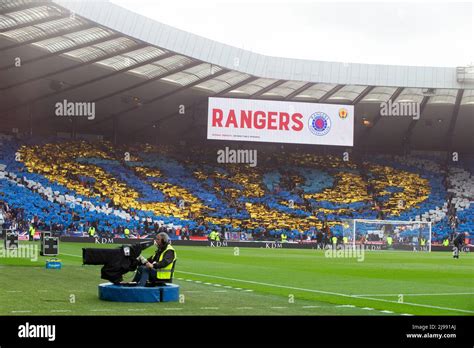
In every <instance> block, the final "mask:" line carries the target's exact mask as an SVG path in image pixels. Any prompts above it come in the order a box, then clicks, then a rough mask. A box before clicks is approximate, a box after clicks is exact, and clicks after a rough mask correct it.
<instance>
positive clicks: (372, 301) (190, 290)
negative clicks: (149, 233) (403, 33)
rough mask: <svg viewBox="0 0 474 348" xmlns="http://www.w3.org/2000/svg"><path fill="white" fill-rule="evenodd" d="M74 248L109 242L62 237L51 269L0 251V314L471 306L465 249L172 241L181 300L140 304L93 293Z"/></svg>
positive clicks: (453, 310)
mask: <svg viewBox="0 0 474 348" xmlns="http://www.w3.org/2000/svg"><path fill="white" fill-rule="evenodd" d="M21 244H22V245H25V244H28V243H25V242H22V243H21ZM35 244H38V243H35ZM83 247H101V248H104V247H117V245H108V246H104V245H92V244H79V243H62V244H60V251H61V255H60V256H59V258H60V259H61V260H62V262H63V269H61V270H47V269H45V267H44V265H45V260H46V259H47V258H46V257H38V259H37V261H35V262H33V261H31V260H30V259H25V258H23V259H21V258H6V257H1V258H0V278H1V282H0V315H473V314H474V256H473V255H470V254H465V253H462V254H461V258H460V259H459V260H454V259H452V257H451V254H450V253H446V252H437V253H435V252H433V253H424V252H418V253H413V252H395V251H385V252H384V251H372V252H369V251H368V252H366V253H365V259H364V261H363V262H358V261H357V259H354V258H345V259H344V258H340V259H335V258H326V257H325V255H324V252H323V251H315V250H296V249H263V248H262V249H256V248H240V249H238V250H236V249H234V248H210V247H189V246H187V247H185V246H176V249H177V252H178V263H177V266H176V272H175V283H177V284H179V285H180V286H181V295H183V296H181V301H180V302H173V303H154V304H150V303H114V302H105V301H101V300H99V299H98V294H97V292H98V290H97V285H98V284H100V283H102V282H105V281H103V280H101V279H100V268H101V266H83V265H82V258H81V255H82V248H83ZM152 249H153V247H152V248H149V249H147V250H145V251H144V253H143V254H144V255H145V256H149V255H151V253H152ZM131 278H132V274H128V275H126V278H125V279H126V280H131Z"/></svg>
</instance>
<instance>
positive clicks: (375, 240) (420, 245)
mask: <svg viewBox="0 0 474 348" xmlns="http://www.w3.org/2000/svg"><path fill="white" fill-rule="evenodd" d="M342 226H343V235H344V237H346V238H347V239H348V240H349V243H348V244H351V245H353V246H355V245H364V246H365V248H366V249H372V250H389V249H396V250H412V251H428V252H429V251H431V222H427V221H396V220H365V219H353V220H345V221H343V224H342Z"/></svg>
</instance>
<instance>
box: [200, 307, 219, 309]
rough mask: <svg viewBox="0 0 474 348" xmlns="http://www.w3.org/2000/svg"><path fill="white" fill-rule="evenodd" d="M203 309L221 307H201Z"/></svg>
mask: <svg viewBox="0 0 474 348" xmlns="http://www.w3.org/2000/svg"><path fill="white" fill-rule="evenodd" d="M201 309H212V310H215V309H219V307H201Z"/></svg>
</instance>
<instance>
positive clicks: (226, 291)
mask: <svg viewBox="0 0 474 348" xmlns="http://www.w3.org/2000/svg"><path fill="white" fill-rule="evenodd" d="M212 292H227V290H214V291H212Z"/></svg>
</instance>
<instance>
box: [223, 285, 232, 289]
mask: <svg viewBox="0 0 474 348" xmlns="http://www.w3.org/2000/svg"><path fill="white" fill-rule="evenodd" d="M224 288H226V289H232V286H229V285H226V286H224Z"/></svg>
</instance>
